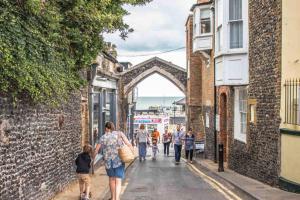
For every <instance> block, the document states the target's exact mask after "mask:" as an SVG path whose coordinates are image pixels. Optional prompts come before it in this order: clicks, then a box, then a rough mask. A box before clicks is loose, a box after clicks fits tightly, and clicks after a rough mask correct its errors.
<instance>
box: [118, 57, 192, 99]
mask: <svg viewBox="0 0 300 200" xmlns="http://www.w3.org/2000/svg"><path fill="white" fill-rule="evenodd" d="M155 73H157V74H159V75H161V76H163V77H164V78H166V79H168V80H169V81H171V82H172V83H173V84H174V85H175V86H176V87H178V89H180V90H181V91H182V92H183V93H184V94H185V93H186V85H187V73H186V70H185V69H184V68H181V67H179V66H177V65H174V64H173V63H171V62H167V61H165V60H163V59H160V58H158V57H154V58H151V59H149V60H147V61H145V62H143V63H141V64H138V65H136V66H134V67H132V68H131V69H129V70H127V71H125V72H123V73H122V74H121V79H122V83H123V87H124V90H123V91H124V95H125V96H126V95H127V94H128V93H129V92H130V91H131V90H132V89H133V88H134V87H135V86H137V85H138V84H139V83H140V82H141V81H143V80H144V79H146V78H147V77H149V76H151V75H152V74H155Z"/></svg>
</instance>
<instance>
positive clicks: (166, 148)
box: [162, 129, 172, 156]
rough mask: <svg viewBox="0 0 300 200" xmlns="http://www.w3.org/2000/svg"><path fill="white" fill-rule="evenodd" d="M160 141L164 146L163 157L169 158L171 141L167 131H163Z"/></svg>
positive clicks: (170, 135)
mask: <svg viewBox="0 0 300 200" xmlns="http://www.w3.org/2000/svg"><path fill="white" fill-rule="evenodd" d="M162 140H163V144H164V155H167V156H169V152H170V144H171V141H172V134H171V133H170V132H168V129H166V130H165V133H164V134H163V138H162Z"/></svg>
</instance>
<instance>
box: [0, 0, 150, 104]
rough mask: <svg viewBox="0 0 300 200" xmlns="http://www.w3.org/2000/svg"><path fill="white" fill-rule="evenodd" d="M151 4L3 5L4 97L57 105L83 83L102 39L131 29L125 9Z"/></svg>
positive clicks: (0, 81) (126, 0)
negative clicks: (126, 20)
mask: <svg viewBox="0 0 300 200" xmlns="http://www.w3.org/2000/svg"><path fill="white" fill-rule="evenodd" d="M150 1H151V0H1V1H0V92H1V93H5V94H7V95H11V96H12V97H14V98H15V99H17V98H20V97H24V96H26V97H28V98H29V99H31V100H32V101H33V102H43V103H47V104H57V103H59V102H61V101H62V100H65V99H66V98H67V97H68V94H69V93H70V91H73V90H74V89H78V88H80V87H81V86H82V85H83V84H84V82H85V80H84V79H82V78H81V77H80V75H79V72H80V71H81V70H82V69H84V68H85V67H87V66H89V65H90V64H91V62H92V60H94V59H95V58H96V56H97V54H98V53H99V52H100V51H101V49H103V48H104V42H103V38H102V36H101V35H102V33H104V32H114V31H117V30H119V31H120V33H121V37H123V38H126V37H127V34H128V33H129V32H131V31H132V29H131V28H130V27H129V26H128V25H127V24H126V23H124V21H123V17H124V16H125V15H127V14H129V13H128V12H127V11H126V10H125V9H124V5H126V4H130V5H143V4H145V3H147V2H150Z"/></svg>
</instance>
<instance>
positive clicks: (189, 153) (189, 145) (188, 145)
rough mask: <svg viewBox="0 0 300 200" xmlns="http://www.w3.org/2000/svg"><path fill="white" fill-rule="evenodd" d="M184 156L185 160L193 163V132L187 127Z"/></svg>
mask: <svg viewBox="0 0 300 200" xmlns="http://www.w3.org/2000/svg"><path fill="white" fill-rule="evenodd" d="M184 143H185V145H184V146H185V158H186V160H187V162H190V163H193V155H194V145H195V135H194V134H193V130H192V128H189V131H188V132H187V134H186V135H185V139H184Z"/></svg>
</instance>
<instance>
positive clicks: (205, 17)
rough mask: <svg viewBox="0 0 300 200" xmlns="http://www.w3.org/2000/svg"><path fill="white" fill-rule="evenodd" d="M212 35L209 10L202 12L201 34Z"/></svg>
mask: <svg viewBox="0 0 300 200" xmlns="http://www.w3.org/2000/svg"><path fill="white" fill-rule="evenodd" d="M206 33H211V18H210V10H209V9H201V10H200V34H206Z"/></svg>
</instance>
